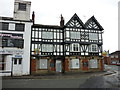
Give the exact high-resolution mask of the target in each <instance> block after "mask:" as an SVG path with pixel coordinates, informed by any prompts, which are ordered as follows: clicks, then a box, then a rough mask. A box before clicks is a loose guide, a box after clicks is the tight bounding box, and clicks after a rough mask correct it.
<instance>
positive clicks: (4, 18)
mask: <svg viewBox="0 0 120 90" xmlns="http://www.w3.org/2000/svg"><path fill="white" fill-rule="evenodd" d="M0 20H10V21H22V22H32V20H31V19H30V20H16V19H14V18H12V17H1V16H0Z"/></svg>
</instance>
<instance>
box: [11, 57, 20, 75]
mask: <svg viewBox="0 0 120 90" xmlns="http://www.w3.org/2000/svg"><path fill="white" fill-rule="evenodd" d="M12 63H13V64H12V65H13V66H12V74H13V75H14V76H20V75H22V58H13V61H12Z"/></svg>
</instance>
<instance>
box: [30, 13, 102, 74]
mask: <svg viewBox="0 0 120 90" xmlns="http://www.w3.org/2000/svg"><path fill="white" fill-rule="evenodd" d="M102 33H103V28H102V26H101V25H100V24H99V22H98V21H97V20H96V19H95V17H94V16H92V17H91V18H90V19H89V20H88V21H87V22H86V23H85V24H84V23H83V22H82V21H81V19H80V18H79V17H78V15H77V14H76V13H75V14H74V15H73V17H72V18H71V19H70V20H69V21H68V22H67V23H66V24H65V25H64V19H63V17H62V16H61V21H60V26H52V25H41V24H34V25H33V26H32V37H31V72H32V73H35V74H38V73H48V72H72V71H75V72H76V71H77V72H81V71H91V70H102V68H103V66H102V56H101V53H102V44H103V39H102Z"/></svg>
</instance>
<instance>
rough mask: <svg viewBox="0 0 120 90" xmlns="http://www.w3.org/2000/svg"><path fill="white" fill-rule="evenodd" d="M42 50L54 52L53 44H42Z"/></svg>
mask: <svg viewBox="0 0 120 90" xmlns="http://www.w3.org/2000/svg"><path fill="white" fill-rule="evenodd" d="M42 52H53V45H52V44H42Z"/></svg>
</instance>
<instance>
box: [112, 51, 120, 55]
mask: <svg viewBox="0 0 120 90" xmlns="http://www.w3.org/2000/svg"><path fill="white" fill-rule="evenodd" d="M113 54H120V50H118V51H115V52H112V53H110V55H113Z"/></svg>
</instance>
